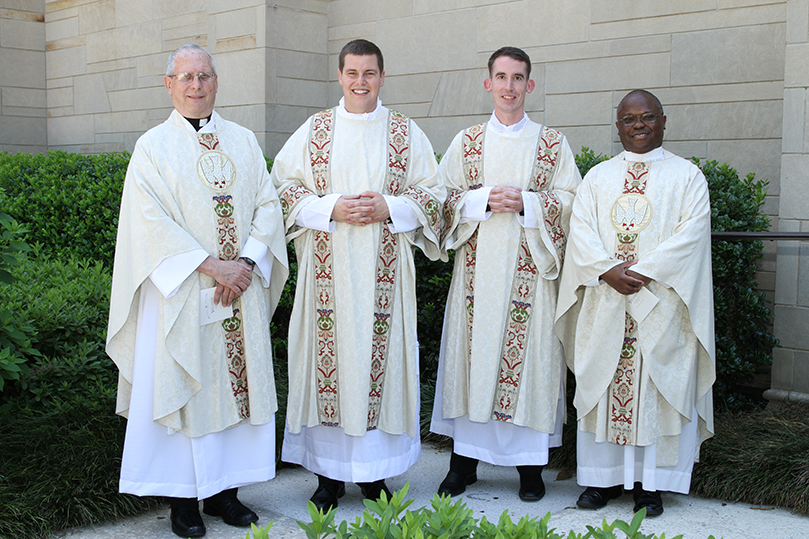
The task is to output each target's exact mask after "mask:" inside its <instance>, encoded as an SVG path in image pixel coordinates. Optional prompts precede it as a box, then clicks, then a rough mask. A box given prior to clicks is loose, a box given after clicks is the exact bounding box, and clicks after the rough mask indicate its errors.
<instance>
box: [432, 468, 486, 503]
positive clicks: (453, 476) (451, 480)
mask: <svg viewBox="0 0 809 539" xmlns="http://www.w3.org/2000/svg"><path fill="white" fill-rule="evenodd" d="M477 480H478V474H477V472H472V473H470V474H464V473H458V472H453V471H452V470H450V471H449V473H448V474H447V476H446V477H445V478H444V480H443V481H441V484H440V485H439V486H438V494H439V495H440V496H443V495H444V494H446V495H448V496H450V497H452V496H457V495H458V494H462V493H463V492H464V491H465V490H466V486H467V485H471V484H473V483H474V482H475V481H477Z"/></svg>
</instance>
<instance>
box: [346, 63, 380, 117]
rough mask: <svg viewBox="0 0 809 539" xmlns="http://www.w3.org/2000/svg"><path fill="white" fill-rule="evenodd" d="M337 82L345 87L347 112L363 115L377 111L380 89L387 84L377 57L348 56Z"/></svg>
mask: <svg viewBox="0 0 809 539" xmlns="http://www.w3.org/2000/svg"><path fill="white" fill-rule="evenodd" d="M337 80H338V81H339V83H340V86H342V87H343V96H344V97H345V108H346V110H347V111H348V112H353V113H355V114H362V113H365V112H373V111H374V110H375V109H376V100H377V97H378V96H379V89H380V88H382V86H383V85H384V84H385V72H384V71H383V72H381V73H380V72H379V64H378V62H377V60H376V55H373V54H369V55H363V56H357V55H356V54H346V56H345V63H344V64H343V69H342V70H341V71H338V72H337Z"/></svg>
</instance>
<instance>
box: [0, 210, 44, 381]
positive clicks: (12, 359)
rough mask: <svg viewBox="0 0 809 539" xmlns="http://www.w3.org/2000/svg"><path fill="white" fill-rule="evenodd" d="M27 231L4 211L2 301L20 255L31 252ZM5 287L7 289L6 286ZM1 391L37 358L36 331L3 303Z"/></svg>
mask: <svg viewBox="0 0 809 539" xmlns="http://www.w3.org/2000/svg"><path fill="white" fill-rule="evenodd" d="M25 232H27V230H25V228H23V227H21V226H20V225H19V224H18V223H17V221H15V220H14V219H12V218H11V216H9V215H7V214H5V213H2V212H0V299H2V298H3V297H4V294H3V292H4V290H5V289H7V288H8V285H10V284H12V283H13V282H14V275H12V273H11V270H13V269H14V268H15V267H16V266H17V263H18V261H17V255H18V254H20V253H24V252H27V251H28V250H29V247H28V244H27V243H25V242H23V241H21V240H20V238H21V237H22V236H23V235H24V234H25ZM4 285H5V286H4ZM0 305H2V307H0V392H2V391H3V387H4V386H5V384H6V380H19V379H20V376H24V375H25V374H27V373H28V367H27V366H26V364H25V359H26V357H27V356H30V355H36V353H37V352H36V350H34V349H33V348H32V347H31V336H32V335H33V334H34V328H33V327H32V326H30V325H29V324H27V323H26V322H25V320H20V319H19V317H17V316H14V313H13V312H12V310H11V309H8V304H7V303H6V302H5V301H3V302H0Z"/></svg>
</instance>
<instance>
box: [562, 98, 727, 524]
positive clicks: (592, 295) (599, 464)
mask: <svg viewBox="0 0 809 539" xmlns="http://www.w3.org/2000/svg"><path fill="white" fill-rule="evenodd" d="M617 118H618V121H617V122H615V126H616V127H617V128H618V137H619V138H620V139H621V144H622V145H623V147H624V151H623V152H622V153H621V154H619V155H618V156H616V157H614V158H612V159H610V160H609V161H606V162H604V163H601V164H599V165H597V166H595V167H594V168H593V169H592V170H590V172H589V173H588V174H587V176H586V177H585V178H584V181H583V182H582V184H581V185H580V186H579V190H578V192H577V194H576V200H575V202H574V203H573V215H572V216H571V219H570V240H569V242H568V245H567V258H566V260H565V267H564V270H563V272H562V282H561V286H560V292H559V301H558V310H557V326H556V330H557V333H558V334H559V335H560V337H561V338H562V342H563V344H564V348H565V357H566V360H567V363H568V366H570V368H571V370H573V372H574V374H575V375H576V396H575V399H574V404H575V406H576V411H577V414H578V436H577V446H578V448H577V460H578V470H577V480H578V482H579V484H580V485H582V486H586V487H587V488H586V490H585V491H584V492H583V493H582V494H581V496H579V499H578V502H577V505H578V506H579V507H581V508H585V509H598V508H601V507H604V506H605V505H606V504H607V502H608V501H609V500H612V499H615V498H619V497H620V496H622V494H623V491H624V489H627V490H630V491H632V492H633V498H634V503H635V504H634V510H635V511H639V510H641V509H646V514H647V515H649V516H654V515H659V514H661V513H662V512H663V499H662V497H661V495H660V491H670V492H679V493H688V490H689V487H690V484H691V470H692V468H693V465H694V461H695V459H697V458H698V457H699V447H700V445H701V443H702V442H703V441H704V440H706V439H707V438H709V437H711V436H712V433H713V402H712V400H711V386H712V384H713V381H714V378H715V372H714V360H715V355H714V324H713V289H712V286H711V235H710V231H711V208H710V204H709V200H708V185H707V183H706V181H705V177H704V176H703V174H702V172H701V171H700V170H699V168H697V166H695V165H694V164H693V163H691V162H690V161H686V160H685V159H682V158H680V157H677V156H676V155H674V154H672V153H670V152H668V151H666V150H664V149H663V147H662V144H663V132H664V130H665V128H666V116H665V115H664V114H663V107H662V105H661V104H660V101H659V100H658V99H657V98H656V97H655V96H654V95H652V94H651V93H649V92H647V91H646V90H633V91H632V92H630V93H629V94H627V95H626V96H625V97H624V98H623V100H621V102H620V104H619V105H618V116H617Z"/></svg>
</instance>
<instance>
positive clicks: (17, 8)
mask: <svg viewBox="0 0 809 539" xmlns="http://www.w3.org/2000/svg"><path fill="white" fill-rule="evenodd" d="M44 7H45V1H44V0H3V1H2V2H0V151H4V152H12V153H16V152H29V153H39V152H43V151H45V149H46V146H47V144H48V140H47V133H46V128H45V123H46V120H45V114H46V93H45V17H44Z"/></svg>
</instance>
